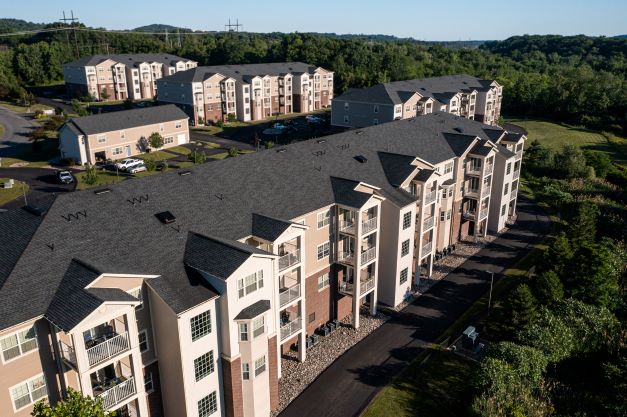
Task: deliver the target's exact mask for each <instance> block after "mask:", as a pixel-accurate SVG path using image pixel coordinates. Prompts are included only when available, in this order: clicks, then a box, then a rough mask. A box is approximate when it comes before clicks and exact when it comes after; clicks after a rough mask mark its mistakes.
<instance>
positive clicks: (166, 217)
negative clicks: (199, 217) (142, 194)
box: [155, 211, 176, 224]
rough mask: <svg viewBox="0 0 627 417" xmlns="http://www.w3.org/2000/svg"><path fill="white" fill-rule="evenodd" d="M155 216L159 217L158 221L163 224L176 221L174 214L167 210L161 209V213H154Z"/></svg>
mask: <svg viewBox="0 0 627 417" xmlns="http://www.w3.org/2000/svg"><path fill="white" fill-rule="evenodd" d="M155 217H156V218H157V219H159V221H160V222H161V223H163V224H170V223H174V222H175V221H176V217H174V214H172V213H170V212H169V211H162V212H161V213H157V214H155Z"/></svg>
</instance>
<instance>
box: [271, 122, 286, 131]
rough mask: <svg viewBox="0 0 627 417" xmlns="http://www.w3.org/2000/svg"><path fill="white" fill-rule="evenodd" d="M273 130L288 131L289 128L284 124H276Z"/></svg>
mask: <svg viewBox="0 0 627 417" xmlns="http://www.w3.org/2000/svg"><path fill="white" fill-rule="evenodd" d="M272 128H273V129H278V130H283V129H287V126H285V125H284V124H282V123H275V124H273V125H272Z"/></svg>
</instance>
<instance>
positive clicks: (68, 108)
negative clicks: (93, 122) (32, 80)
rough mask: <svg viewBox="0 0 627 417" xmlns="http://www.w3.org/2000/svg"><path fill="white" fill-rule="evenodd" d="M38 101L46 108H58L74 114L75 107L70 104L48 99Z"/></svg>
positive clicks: (41, 98) (43, 98) (38, 98)
mask: <svg viewBox="0 0 627 417" xmlns="http://www.w3.org/2000/svg"><path fill="white" fill-rule="evenodd" d="M36 100H37V103H39V104H45V105H46V106H50V107H57V108H59V109H61V110H63V111H64V112H66V113H67V114H70V113H74V107H72V106H71V105H70V104H65V103H64V102H62V101H57V100H53V99H51V98H48V97H37V98H36Z"/></svg>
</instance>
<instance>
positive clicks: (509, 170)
mask: <svg viewBox="0 0 627 417" xmlns="http://www.w3.org/2000/svg"><path fill="white" fill-rule="evenodd" d="M510 172H512V163H511V162H508V163H507V170H506V171H505V174H506V175H509V173H510Z"/></svg>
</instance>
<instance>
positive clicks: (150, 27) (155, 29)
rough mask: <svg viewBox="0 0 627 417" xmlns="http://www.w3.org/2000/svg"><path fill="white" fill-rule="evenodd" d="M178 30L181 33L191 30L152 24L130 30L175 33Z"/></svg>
mask: <svg viewBox="0 0 627 417" xmlns="http://www.w3.org/2000/svg"><path fill="white" fill-rule="evenodd" d="M177 29H178V30H180V31H181V32H191V31H192V30H191V29H186V28H179V27H176V26H172V25H165V24H162V23H153V24H151V25H146V26H140V27H138V28H135V29H132V30H133V31H135V32H165V31H166V30H167V31H168V32H176V30H177Z"/></svg>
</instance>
